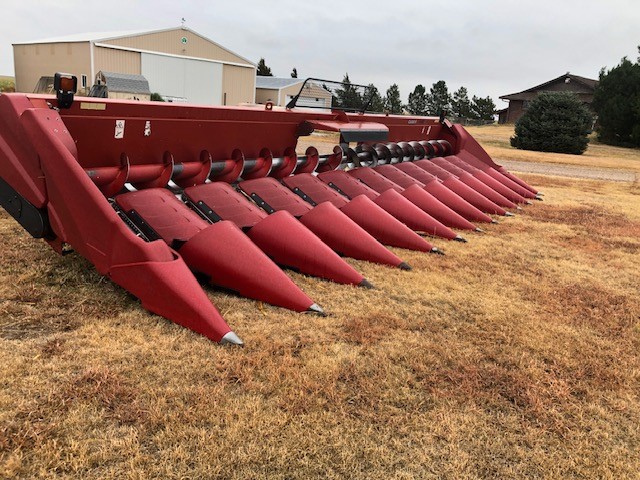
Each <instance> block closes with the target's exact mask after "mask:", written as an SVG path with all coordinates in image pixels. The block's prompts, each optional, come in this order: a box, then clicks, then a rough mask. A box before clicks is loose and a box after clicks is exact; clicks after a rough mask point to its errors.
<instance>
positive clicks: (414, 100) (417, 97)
mask: <svg viewBox="0 0 640 480" xmlns="http://www.w3.org/2000/svg"><path fill="white" fill-rule="evenodd" d="M407 110H409V113H411V114H413V115H425V114H426V113H427V89H426V88H424V86H423V85H416V88H415V89H414V90H413V92H412V93H410V94H409V101H408V103H407Z"/></svg>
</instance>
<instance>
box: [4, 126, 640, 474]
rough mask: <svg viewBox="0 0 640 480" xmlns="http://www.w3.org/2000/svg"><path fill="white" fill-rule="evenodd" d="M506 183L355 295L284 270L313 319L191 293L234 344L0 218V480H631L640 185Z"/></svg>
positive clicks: (638, 338) (636, 463)
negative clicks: (503, 193)
mask: <svg viewBox="0 0 640 480" xmlns="http://www.w3.org/2000/svg"><path fill="white" fill-rule="evenodd" d="M487 131H489V130H487ZM496 131H497V130H496ZM491 132H493V130H491ZM474 133H475V132H474ZM478 136H479V137H480V138H481V140H482V141H484V142H485V144H486V145H488V147H489V149H491V148H495V147H493V146H492V145H491V143H490V142H489V143H486V142H487V141H486V139H483V138H482V136H481V135H478ZM501 141H502V142H504V139H503V140H501ZM501 148H502V147H501ZM590 148H591V147H590ZM635 154H636V155H637V151H636V153H635ZM530 155H534V154H530ZM615 155H617V154H615ZM615 155H614V154H610V153H607V154H606V155H605V157H606V158H609V157H614V156H615ZM531 158H533V157H531ZM584 158H590V157H588V156H587V157H584ZM596 158H599V157H596ZM594 161H597V160H594ZM601 161H602V162H605V160H601ZM634 161H637V158H636V159H635V160H634ZM523 178H525V179H526V180H527V181H529V182H530V183H531V184H533V185H536V186H538V187H539V188H540V189H541V190H543V191H544V192H545V194H546V196H545V201H544V202H536V203H535V205H532V206H529V207H526V209H525V210H524V211H523V212H522V214H520V215H517V216H516V217H514V218H511V219H504V220H501V221H500V223H499V224H498V225H492V226H490V227H488V228H487V233H486V234H473V235H467V236H468V237H469V243H468V244H459V243H445V242H442V241H440V242H436V243H437V244H438V245H439V246H441V247H443V248H444V249H445V250H446V252H447V255H446V256H444V257H441V256H437V255H426V254H418V253H414V252H409V251H404V250H394V251H396V252H397V253H398V254H399V255H401V256H402V257H403V258H404V259H405V260H407V261H408V262H409V263H411V264H412V265H413V266H414V269H413V271H411V272H404V271H399V270H394V269H388V268H384V267H380V266H375V265H371V264H368V263H366V262H358V261H351V260H349V261H350V262H351V263H352V264H353V265H354V266H356V268H358V269H359V270H361V271H362V272H363V273H364V274H365V276H366V277H367V278H369V279H370V280H371V281H372V282H373V283H374V284H375V285H376V287H377V289H375V290H364V289H358V288H352V287H346V286H339V285H334V284H331V283H328V282H322V281H318V280H315V279H311V278H308V277H305V276H302V275H299V274H294V273H292V274H291V275H292V277H293V278H294V280H295V281H296V283H298V284H299V285H300V286H301V287H302V288H303V289H304V290H305V291H306V292H307V293H309V294H310V296H311V297H312V298H314V299H315V300H316V301H317V302H318V303H319V304H321V305H322V306H323V307H324V308H325V310H327V311H328V312H330V314H331V315H330V316H328V317H326V318H320V317H315V316H307V315H300V314H295V313H290V312H287V311H284V310H282V309H278V308H274V307H270V306H267V305H262V304H259V303H257V302H255V301H250V300H246V299H241V298H237V297H233V296H230V295H226V294H222V293H218V292H215V291H213V290H211V289H209V290H208V292H209V295H210V297H211V299H212V301H213V302H214V303H215V304H216V305H217V306H218V307H219V309H220V310H221V312H222V313H223V315H224V316H225V318H226V319H227V321H228V322H229V324H230V325H231V326H232V328H233V329H234V330H235V331H236V332H238V334H239V335H240V336H242V338H243V339H244V340H245V342H246V347H245V348H243V349H239V348H221V347H220V346H218V345H215V344H213V343H211V342H209V341H207V340H206V339H204V338H202V337H199V336H197V335H195V334H193V333H191V332H189V331H187V330H185V329H183V328H180V327H178V326H176V325H174V324H172V323H170V322H168V321H166V320H164V319H162V318H160V317H157V316H154V315H151V314H148V313H146V312H144V311H143V310H142V309H141V308H140V307H139V305H138V303H137V302H136V300H135V299H133V298H131V297H130V296H128V295H127V294H126V293H125V292H123V291H122V290H121V289H119V288H118V287H116V286H114V285H113V284H111V283H110V282H109V281H107V280H105V279H104V278H102V277H100V276H99V275H97V274H96V273H95V271H94V270H93V269H92V268H91V267H90V266H89V265H88V264H87V262H85V261H84V260H83V259H82V258H80V257H78V256H76V255H69V256H66V257H58V256H56V255H55V254H54V253H53V252H52V251H51V250H50V249H49V248H48V247H46V246H45V244H44V243H42V242H40V241H35V240H33V239H31V238H30V237H29V236H28V235H27V234H26V233H25V232H24V231H23V230H22V229H21V228H20V227H19V226H18V225H17V224H16V223H15V222H14V221H13V220H12V219H10V218H9V217H8V216H7V215H6V214H5V213H4V212H2V213H0V236H1V238H2V248H3V251H2V256H1V257H0V357H1V358H2V363H1V364H0V370H1V374H0V378H1V387H0V477H3V478H89V479H104V478H136V479H138V478H192V479H200V478H235V479H247V478H280V479H307V478H335V479H338V478H354V479H377V478H380V479H382V478H384V479H388V478H399V479H413V478H450V479H458V478H523V477H527V478H529V477H533V478H616V479H618V478H638V472H640V455H639V454H638V453H639V452H640V398H639V393H640V360H639V355H638V352H639V351H640V326H639V319H640V296H639V295H638V293H639V292H638V272H639V271H640V208H639V207H640V186H639V185H637V184H631V183H607V182H598V181H587V180H572V179H564V178H563V179H561V178H556V177H544V176H533V175H523Z"/></svg>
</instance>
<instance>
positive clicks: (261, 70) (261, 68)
mask: <svg viewBox="0 0 640 480" xmlns="http://www.w3.org/2000/svg"><path fill="white" fill-rule="evenodd" d="M256 75H258V76H259V77H273V73H271V69H270V68H269V67H267V64H266V63H265V61H264V58H261V59H260V60H259V61H258V69H257V71H256Z"/></svg>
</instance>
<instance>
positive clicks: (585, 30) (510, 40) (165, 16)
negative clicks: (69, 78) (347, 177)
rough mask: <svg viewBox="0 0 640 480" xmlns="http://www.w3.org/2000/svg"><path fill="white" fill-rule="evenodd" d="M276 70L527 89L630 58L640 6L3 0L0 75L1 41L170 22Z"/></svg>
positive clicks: (497, 91)
mask: <svg viewBox="0 0 640 480" xmlns="http://www.w3.org/2000/svg"><path fill="white" fill-rule="evenodd" d="M182 17H185V18H186V19H187V26H189V27H190V28H192V29H193V30H196V31H197V32H199V33H201V34H203V35H205V36H207V37H209V38H211V39H212V40H215V41H217V42H219V43H221V44H222V45H224V46H226V47H228V48H229V49H231V50H233V51H235V52H237V53H239V54H240V55H242V56H244V57H246V58H249V59H251V60H253V61H255V62H257V61H258V59H259V58H260V57H264V58H265V59H266V61H267V64H268V65H269V66H270V67H271V68H272V70H273V71H274V73H275V74H276V75H278V76H288V75H289V73H290V72H291V69H292V68H293V67H294V66H295V67H296V68H297V69H298V72H299V74H300V76H318V77H324V78H330V79H337V80H341V79H342V77H343V75H344V74H345V73H346V72H348V73H349V76H350V78H351V80H352V81H353V82H355V83H370V82H371V83H375V84H376V85H377V86H378V88H379V89H380V90H381V91H383V92H384V91H385V90H386V89H387V88H388V87H389V85H390V84H392V83H397V84H398V85H399V86H400V91H401V94H402V96H403V98H404V99H406V97H407V95H408V94H409V93H410V91H412V90H413V88H414V86H415V85H417V84H418V83H421V84H423V85H425V86H427V87H430V86H431V84H432V83H433V82H435V81H437V80H445V81H446V82H447V84H448V86H449V88H450V90H455V89H456V88H458V87H459V86H461V85H464V86H466V87H467V88H468V89H469V92H470V93H471V94H476V95H479V96H486V95H490V96H492V97H493V98H494V101H495V102H496V104H498V106H501V105H502V102H500V101H499V100H498V96H499V95H503V94H507V93H512V92H514V91H519V90H522V89H524V88H528V87H530V86H533V85H535V84H537V83H541V82H544V81H546V80H549V79H551V78H554V77H556V76H558V75H560V74H562V73H564V72H566V71H571V72H572V73H575V74H578V75H584V76H587V77H592V78H596V77H597V75H598V72H599V70H600V68H602V67H604V66H608V67H612V66H614V65H615V64H617V63H618V61H619V60H620V58H621V57H622V56H625V55H626V56H629V57H630V58H633V59H635V58H636V57H637V49H636V47H637V45H638V44H639V43H640V35H639V32H640V29H638V25H640V4H638V3H637V2H636V1H634V0H610V1H608V2H600V1H596V0H590V1H575V0H570V1H563V2H559V1H551V0H540V1H535V2H534V1H529V0H526V1H520V2H515V1H508V0H485V1H482V2H479V1H472V0H459V1H458V2H455V3H454V2H437V1H433V0H396V1H395V2H390V1H388V0H384V1H383V0H368V1H365V0H351V1H337V0H325V1H323V2H300V1H298V0H296V1H293V0H281V1H277V2H261V1H258V0H236V1H234V2H228V1H220V0H215V1H191V2H186V1H185V2H175V1H165V0H161V1H150V0H140V1H136V2H131V1H124V0H112V1H111V2H108V4H105V3H104V2H89V1H78V0H64V1H61V0H57V1H50V0H44V1H42V0H40V1H34V0H23V1H22V2H11V3H8V4H7V5H3V18H4V20H5V22H4V24H3V28H2V30H1V31H0V74H12V72H13V58H12V49H11V43H12V42H17V41H26V40H34V39H38V38H47V37H53V36H57V35H65V34H70V33H81V32H86V31H112V30H130V29H145V28H148V29H150V30H152V29H158V28H166V27H171V26H175V25H179V24H180V19H181V18H182Z"/></svg>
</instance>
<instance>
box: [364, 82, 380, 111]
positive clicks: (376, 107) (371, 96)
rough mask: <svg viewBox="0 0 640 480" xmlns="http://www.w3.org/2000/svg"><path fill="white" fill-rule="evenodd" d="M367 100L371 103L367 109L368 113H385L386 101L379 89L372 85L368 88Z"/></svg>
mask: <svg viewBox="0 0 640 480" xmlns="http://www.w3.org/2000/svg"><path fill="white" fill-rule="evenodd" d="M365 97H366V100H365V101H368V102H369V106H368V107H367V111H369V112H383V111H384V100H383V98H382V95H380V92H379V91H378V89H377V88H376V87H375V86H374V85H373V83H370V84H369V85H368V86H367V91H366V93H365Z"/></svg>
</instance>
